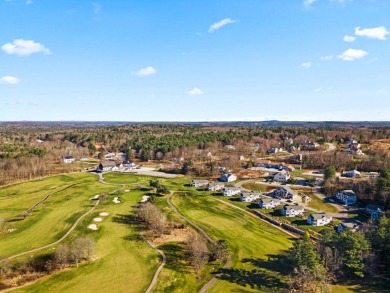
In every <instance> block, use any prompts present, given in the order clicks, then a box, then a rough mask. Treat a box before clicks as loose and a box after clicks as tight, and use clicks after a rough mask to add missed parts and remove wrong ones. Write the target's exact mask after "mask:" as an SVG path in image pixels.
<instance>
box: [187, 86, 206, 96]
mask: <svg viewBox="0 0 390 293" xmlns="http://www.w3.org/2000/svg"><path fill="white" fill-rule="evenodd" d="M186 94H187V95H188V96H200V95H203V94H204V92H203V91H202V90H201V89H200V88H197V87H194V88H193V89H191V90H189V91H188V92H187V93H186Z"/></svg>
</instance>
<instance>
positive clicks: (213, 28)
mask: <svg viewBox="0 0 390 293" xmlns="http://www.w3.org/2000/svg"><path fill="white" fill-rule="evenodd" d="M236 22H237V20H235V19H231V18H225V19H222V20H220V21H218V22H216V23H214V24H212V25H211V26H210V27H209V33H212V32H215V31H216V30H219V29H220V28H222V27H224V26H225V25H228V24H232V23H236Z"/></svg>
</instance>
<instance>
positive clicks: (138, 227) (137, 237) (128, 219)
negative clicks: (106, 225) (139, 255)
mask: <svg viewBox="0 0 390 293" xmlns="http://www.w3.org/2000/svg"><path fill="white" fill-rule="evenodd" d="M111 220H112V221H113V222H115V223H119V224H123V225H127V226H129V227H130V229H131V230H133V231H134V232H135V233H131V234H130V235H128V236H125V237H123V239H125V240H130V241H143V239H142V237H141V234H140V233H141V231H142V226H143V223H141V222H140V221H139V219H138V217H137V216H136V215H134V214H126V215H124V214H117V215H115V216H113V217H112V219H111Z"/></svg>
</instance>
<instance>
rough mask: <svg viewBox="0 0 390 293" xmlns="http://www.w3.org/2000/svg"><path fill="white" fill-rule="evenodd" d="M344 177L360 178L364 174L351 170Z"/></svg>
mask: <svg viewBox="0 0 390 293" xmlns="http://www.w3.org/2000/svg"><path fill="white" fill-rule="evenodd" d="M342 176H344V177H350V178H359V177H361V176H362V174H361V173H360V172H359V171H357V170H350V171H348V172H344V173H343V174H342Z"/></svg>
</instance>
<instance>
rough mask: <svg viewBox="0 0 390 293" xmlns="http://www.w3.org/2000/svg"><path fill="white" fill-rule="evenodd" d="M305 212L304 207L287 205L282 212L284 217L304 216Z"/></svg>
mask: <svg viewBox="0 0 390 293" xmlns="http://www.w3.org/2000/svg"><path fill="white" fill-rule="evenodd" d="M304 212H305V208H304V207H302V206H289V205H285V206H284V207H283V209H282V211H281V213H282V215H283V216H286V217H296V216H299V215H302V214H303V213H304Z"/></svg>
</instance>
